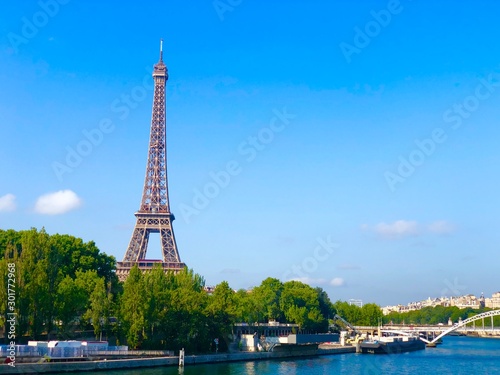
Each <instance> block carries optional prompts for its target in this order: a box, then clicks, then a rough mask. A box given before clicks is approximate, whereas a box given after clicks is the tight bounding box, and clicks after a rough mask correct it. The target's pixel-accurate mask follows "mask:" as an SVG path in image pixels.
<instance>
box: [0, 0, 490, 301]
mask: <svg viewBox="0 0 500 375" xmlns="http://www.w3.org/2000/svg"><path fill="white" fill-rule="evenodd" d="M2 8H3V9H2V10H3V11H2V12H1V13H0V37H1V38H0V83H1V90H0V140H1V147H0V160H1V163H0V228H2V229H8V228H13V229H17V230H20V229H29V228H30V227H37V228H41V227H45V228H46V230H47V231H48V232H49V233H69V234H72V235H75V236H78V237H82V238H83V239H84V240H86V241H90V240H94V241H95V242H96V243H97V245H98V246H99V248H100V249H101V250H102V251H104V252H106V253H108V254H112V255H114V256H116V257H117V259H118V260H121V259H122V257H123V256H124V254H125V250H126V247H127V245H128V242H129V240H130V236H131V234H132V230H133V226H134V224H135V217H134V215H133V214H134V212H135V211H136V210H137V209H138V208H139V203H140V199H141V194H142V184H143V181H144V171H145V164H146V157H147V147H148V136H149V126H150V116H151V103H152V90H151V83H152V77H151V71H152V66H153V64H154V63H156V61H157V60H158V50H159V40H160V38H164V40H165V41H164V60H165V63H166V64H167V67H168V69H169V73H170V78H169V81H168V86H167V145H168V146H167V147H168V176H169V189H170V204H171V209H172V211H173V213H174V214H175V215H176V221H174V230H175V234H176V238H177V244H178V247H179V252H180V255H181V258H182V260H183V261H184V262H185V263H186V264H187V265H188V266H189V267H191V268H193V269H194V270H195V271H196V272H198V273H200V274H202V275H204V276H205V278H206V281H207V284H209V285H215V284H217V283H219V282H220V281H222V280H227V281H229V283H230V285H231V286H232V287H233V288H249V287H252V286H254V285H257V284H259V283H260V281H261V280H262V279H264V278H265V277H268V276H273V277H278V278H280V279H283V280H287V279H291V278H296V279H300V280H303V281H305V282H308V283H310V284H311V285H313V286H321V287H323V288H324V289H325V290H327V291H328V293H329V295H330V296H331V298H332V299H333V300H336V299H343V300H347V299H350V298H354V299H362V300H363V301H365V302H370V301H372V302H376V303H379V304H381V305H385V304H396V303H407V302H410V301H414V300H420V299H424V298H427V297H429V296H433V297H434V296H440V295H447V296H452V295H460V294H465V293H473V294H476V295H479V294H480V293H481V292H484V293H485V295H486V296H490V295H491V293H493V292H496V291H497V290H498V289H499V288H500V285H499V283H498V280H499V279H498V263H499V261H500V253H499V252H498V244H499V242H500V241H499V233H500V231H499V230H498V219H497V211H498V203H499V199H498V197H497V194H498V191H499V188H500V178H499V177H498V173H497V169H498V168H497V166H498V165H499V162H500V152H499V151H498V139H499V136H500V130H499V129H500V128H499V126H498V118H499V115H500V106H499V101H500V49H498V48H497V47H496V46H497V44H498V41H499V40H500V38H499V37H500V29H499V28H498V26H497V24H498V22H497V21H498V20H497V15H498V12H499V11H500V5H499V4H497V3H495V2H492V1H475V2H472V1H460V2H451V1H441V2H438V4H436V3H434V2H430V1H409V0H401V1H394V0H391V1H356V2H349V1H312V2H306V1H287V2H285V1H279V2H278V1H277V2H272V3H270V2H265V1H245V0H243V1H238V0H231V1H230V0H220V1H200V2H196V3H195V2H186V1H169V2H165V1H151V2H141V3H139V2H137V3H134V4H128V3H123V4H121V5H120V6H117V5H116V3H114V2H98V1H78V0H71V1H63V0H59V1H56V0H45V1H44V0H42V1H40V2H35V1H25V2H15V1H9V2H5V3H4V4H3V5H2ZM214 176H215V177H214ZM216 176H219V177H216ZM217 181H218V182H217ZM217 183H218V185H217ZM200 196H203V197H200ZM150 244H152V245H154V246H150V248H149V252H148V257H150V258H157V257H159V256H160V251H159V238H158V237H155V236H152V238H151V240H150Z"/></svg>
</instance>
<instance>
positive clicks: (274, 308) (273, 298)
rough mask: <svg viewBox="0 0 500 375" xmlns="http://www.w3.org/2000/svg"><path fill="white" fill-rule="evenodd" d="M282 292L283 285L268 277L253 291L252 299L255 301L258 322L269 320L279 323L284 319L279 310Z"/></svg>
mask: <svg viewBox="0 0 500 375" xmlns="http://www.w3.org/2000/svg"><path fill="white" fill-rule="evenodd" d="M282 291H283V283H282V282H281V281H279V280H278V279H275V278H272V277H268V278H267V279H265V280H264V281H262V283H261V284H260V285H259V286H258V287H256V288H254V289H253V291H252V297H253V299H254V301H255V307H256V312H257V314H258V321H259V322H266V321H269V320H277V321H280V320H282V319H283V318H284V316H283V312H282V310H281V308H280V298H281V293H282Z"/></svg>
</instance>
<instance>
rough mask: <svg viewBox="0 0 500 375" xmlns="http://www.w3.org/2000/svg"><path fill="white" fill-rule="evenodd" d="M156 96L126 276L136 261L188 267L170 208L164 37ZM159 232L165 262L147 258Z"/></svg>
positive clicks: (122, 266) (123, 268) (122, 267)
mask: <svg viewBox="0 0 500 375" xmlns="http://www.w3.org/2000/svg"><path fill="white" fill-rule="evenodd" d="M153 79H154V97H153V113H152V116H151V133H150V138H149V151H148V162H147V165H146V177H145V179H144V190H143V192H142V201H141V206H140V209H139V211H137V212H136V213H135V216H136V218H137V221H136V224H135V228H134V232H133V233H132V238H131V239H130V244H129V246H128V249H127V252H126V253H125V257H124V258H123V262H118V264H117V275H118V277H119V278H120V280H125V279H126V278H127V276H128V274H129V271H130V269H131V268H132V267H133V265H135V264H138V266H139V268H140V269H142V270H148V269H151V268H152V267H153V265H154V264H157V263H161V264H162V267H163V269H164V270H165V271H167V270H173V271H179V270H180V269H182V268H184V267H185V264H184V263H182V262H181V259H180V257H179V252H178V250H177V244H176V242H175V236H174V230H173V228H172V221H173V220H174V219H175V217H174V215H173V214H172V213H171V212H170V204H169V200H168V179H167V142H166V119H165V118H166V116H165V112H166V100H165V89H166V83H167V80H168V69H167V66H166V65H165V63H164V62H163V41H162V42H160V59H159V61H158V62H157V63H156V64H155V65H154V69H153ZM150 233H160V241H161V251H162V256H163V262H160V261H151V260H149V261H148V260H146V259H145V258H146V253H147V248H148V241H149V234H150Z"/></svg>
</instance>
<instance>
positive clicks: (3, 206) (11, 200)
mask: <svg viewBox="0 0 500 375" xmlns="http://www.w3.org/2000/svg"><path fill="white" fill-rule="evenodd" d="M15 200H16V196H15V195H14V194H6V195H4V196H3V197H0V212H8V211H14V210H15V209H16V202H15Z"/></svg>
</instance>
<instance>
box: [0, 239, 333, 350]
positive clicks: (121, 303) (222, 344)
mask: <svg viewBox="0 0 500 375" xmlns="http://www.w3.org/2000/svg"><path fill="white" fill-rule="evenodd" d="M8 263H14V264H15V265H16V297H17V298H16V308H17V311H16V312H17V313H18V326H17V334H18V335H19V336H23V337H24V341H26V340H28V339H35V340H40V339H55V338H60V339H68V338H71V339H73V338H77V335H79V334H80V333H79V332H81V331H82V330H87V331H90V332H92V331H93V334H94V335H95V337H96V338H98V337H100V336H101V334H102V332H103V331H106V332H107V333H108V334H109V333H110V332H111V331H113V333H114V334H115V335H116V336H117V338H118V340H119V342H120V343H126V344H127V345H129V346H130V347H131V348H145V349H148V348H150V349H169V350H178V349H181V348H185V349H186V350H187V351H189V352H208V351H214V339H219V340H218V342H219V348H218V349H219V350H221V351H223V350H226V349H227V346H228V342H229V340H230V339H231V335H232V331H233V325H234V323H236V322H244V323H255V322H258V323H267V322H268V321H272V320H276V321H279V322H282V323H296V324H298V326H299V329H300V330H306V331H308V332H325V331H327V329H328V320H329V319H331V318H332V316H333V315H334V314H335V311H336V309H335V307H334V305H333V304H332V303H331V301H330V299H329V297H328V295H327V293H326V292H325V291H324V290H323V289H321V288H312V287H310V286H309V285H306V284H303V283H301V282H299V281H288V282H285V283H283V282H281V281H280V280H278V279H275V278H267V279H265V280H263V281H262V283H261V284H260V285H259V286H257V287H255V288H254V289H253V290H250V291H247V290H239V291H234V290H233V289H231V287H230V286H229V284H228V283H227V282H226V281H223V282H221V283H220V284H218V285H217V286H216V287H215V289H214V290H213V293H207V291H206V290H205V280H204V278H203V277H202V276H200V275H199V274H196V273H194V272H193V270H190V269H188V268H185V269H183V270H182V271H180V272H178V273H176V274H174V273H173V272H168V273H165V272H164V270H163V269H162V268H161V267H160V266H157V267H154V268H153V269H152V270H151V271H149V272H146V273H143V272H141V271H140V270H139V269H138V268H137V267H134V268H132V270H131V272H130V275H129V277H128V278H127V280H126V281H125V282H124V283H119V282H118V279H117V277H116V274H115V267H116V262H115V259H114V258H113V257H111V256H108V255H106V254H104V253H102V252H101V251H99V249H98V248H97V246H96V244H95V243H94V242H92V241H90V242H84V241H83V240H82V239H80V238H76V237H73V236H70V235H60V234H55V235H49V234H47V233H46V232H45V230H44V229H42V230H36V229H31V230H27V231H13V230H7V231H5V230H0V281H1V280H3V282H2V283H1V285H0V325H1V324H3V325H5V324H6V323H5V321H6V319H5V318H6V301H7V290H6V285H7V279H6V278H7V264H8ZM110 317H113V318H116V319H113V320H112V321H113V323H111V320H110V319H109V318H110Z"/></svg>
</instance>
